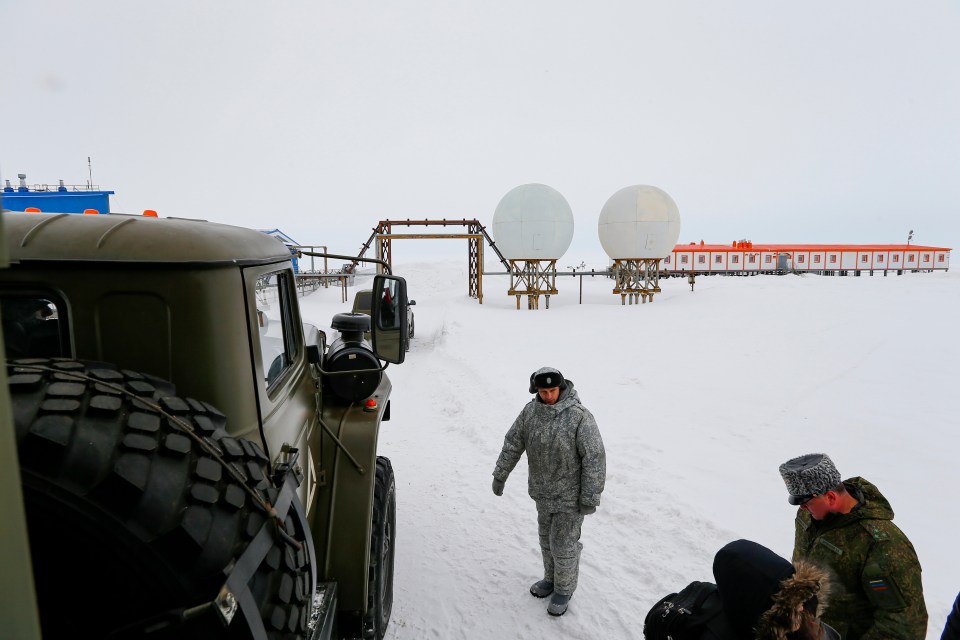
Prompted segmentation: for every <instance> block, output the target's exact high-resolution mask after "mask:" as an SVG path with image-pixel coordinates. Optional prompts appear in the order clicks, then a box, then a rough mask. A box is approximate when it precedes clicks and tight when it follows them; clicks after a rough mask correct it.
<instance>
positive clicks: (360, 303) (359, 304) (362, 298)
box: [352, 289, 417, 351]
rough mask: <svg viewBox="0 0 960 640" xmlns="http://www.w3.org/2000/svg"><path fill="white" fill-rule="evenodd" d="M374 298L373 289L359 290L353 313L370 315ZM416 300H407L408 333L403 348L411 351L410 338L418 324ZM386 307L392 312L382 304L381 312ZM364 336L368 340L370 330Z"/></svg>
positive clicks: (354, 301)
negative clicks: (416, 323)
mask: <svg viewBox="0 0 960 640" xmlns="http://www.w3.org/2000/svg"><path fill="white" fill-rule="evenodd" d="M372 300H373V289H363V290H361V291H357V293H356V294H354V296H353V309H352V311H353V313H365V314H367V315H368V316H369V315H370V306H371V301H372ZM416 304H417V302H416V300H413V299H410V300H407V333H406V334H404V340H403V350H404V351H410V339H411V338H412V337H413V334H414V330H415V328H416V325H415V324H414V322H415V320H414V317H413V307H414V305H416ZM384 309H386V310H387V312H388V313H390V312H392V311H391V310H390V309H389V307H387V306H382V307H381V312H383V310H384ZM363 335H364V337H365V338H367V339H368V340H369V339H370V332H369V331H367V332H364V334H363Z"/></svg>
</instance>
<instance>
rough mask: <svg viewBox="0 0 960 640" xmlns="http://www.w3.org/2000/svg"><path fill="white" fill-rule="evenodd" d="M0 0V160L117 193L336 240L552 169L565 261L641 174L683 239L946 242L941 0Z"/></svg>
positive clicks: (486, 212)
mask: <svg viewBox="0 0 960 640" xmlns="http://www.w3.org/2000/svg"><path fill="white" fill-rule="evenodd" d="M0 24H2V26H3V28H2V30H0V38H2V40H0V60H2V69H3V76H4V77H3V84H2V89H0V93H2V99H0V119H2V123H3V136H2V138H0V139H2V142H0V172H2V177H3V178H7V179H11V180H12V181H14V182H15V180H16V174H17V173H26V174H27V176H28V181H29V182H30V183H55V182H56V181H57V180H58V179H61V178H62V179H64V180H65V181H66V182H67V183H83V182H85V181H86V179H87V163H86V160H87V157H88V156H91V157H92V158H93V181H94V183H96V184H99V185H100V186H101V187H102V188H107V189H113V190H115V191H116V192H117V193H116V196H115V197H114V198H113V201H112V202H113V210H114V211H119V212H140V211H142V210H143V209H145V208H152V209H156V210H157V211H158V212H159V213H160V215H162V216H184V217H198V218H206V219H210V220H216V221H223V222H233V223H236V224H240V225H243V226H249V227H274V226H276V227H280V228H281V229H282V230H284V231H285V232H286V233H287V234H288V235H290V236H292V237H293V238H294V239H296V240H297V241H299V242H301V243H303V244H326V245H328V246H329V247H330V250H331V251H336V252H344V253H346V252H354V251H356V250H358V249H359V247H360V245H361V244H362V243H363V242H364V241H365V240H366V238H367V237H368V236H369V234H370V231H371V228H372V227H373V226H374V225H375V224H376V222H377V220H380V219H384V218H390V219H403V218H408V217H410V218H425V217H430V218H442V217H446V218H457V219H459V218H463V217H466V218H477V219H479V220H480V221H481V222H482V223H483V224H485V225H486V226H488V227H491V226H492V221H493V212H494V210H495V208H496V205H497V203H498V202H499V200H500V198H501V197H503V195H505V194H506V193H507V192H508V191H509V190H510V189H512V188H513V187H515V186H517V185H521V184H525V183H529V182H541V183H544V184H548V185H550V186H552V187H553V188H555V189H557V190H558V191H559V192H560V193H561V194H563V195H564V196H565V197H566V198H567V200H568V201H569V203H570V205H571V207H572V208H573V211H574V215H575V218H576V229H575V233H574V240H573V244H572V246H571V248H570V250H569V251H568V254H567V259H569V260H576V259H578V258H579V256H580V255H583V256H588V255H600V256H602V255H603V254H602V249H601V248H600V243H599V240H598V238H597V218H598V216H599V213H600V209H601V207H602V206H603V204H604V202H605V201H606V200H607V198H609V197H610V196H611V195H613V194H614V193H615V192H616V191H617V190H619V189H620V188H622V187H625V186H628V185H632V184H651V185H655V186H658V187H660V188H661V189H664V190H665V191H667V192H668V193H669V194H670V195H671V196H672V197H673V198H674V200H675V201H676V202H677V204H678V206H679V209H680V214H681V217H682V222H683V227H682V230H681V234H680V241H681V242H687V241H693V240H697V241H699V240H700V239H704V240H706V241H707V242H723V243H726V242H730V241H733V240H735V239H740V238H748V239H751V240H753V241H754V242H868V243H887V242H902V241H904V240H905V239H906V235H907V231H908V230H910V229H914V230H915V241H916V242H918V243H920V244H931V245H938V246H949V247H956V246H957V245H958V244H960V215H958V214H960V176H958V175H957V174H958V168H960V116H958V114H960V71H958V67H957V61H958V60H960V38H957V33H960V3H958V2H957V1H956V0H924V1H923V2H904V1H899V2H894V1H892V0H844V1H843V2H835V1H832V2H827V1H822V0H805V1H804V2H770V1H769V0H737V1H736V2H733V1H732V0H728V1H725V2H718V1H716V0H709V1H708V0H702V1H694V0H670V1H669V2H667V1H665V0H663V1H659V2H652V1H649V0H623V1H603V0H598V1H595V2H582V1H581V2H572V1H567V0H549V1H548V0H535V1H521V0H510V1H509V2H508V1H503V0H483V1H474V0H461V1H457V2H450V1H447V2H441V1H439V0H420V1H416V0H410V1H406V2H371V1H363V0H351V1H349V2H330V1H324V2H300V1H290V2H274V3H263V2H246V1H231V2H195V1H186V0H168V1H167V2H162V3H141V2H137V3H133V2H120V1H111V2H106V1H91V2H83V3H75V2H66V1H51V0H31V1H29V2H28V1H26V0H18V1H13V0H0ZM432 244H433V245H436V244H437V243H432ZM425 245H427V243H425V242H420V243H418V245H409V246H408V245H403V246H401V247H396V245H395V247H396V248H395V249H394V252H395V256H397V255H398V252H399V251H404V252H424V251H425V250H427V249H428V248H432V247H427V246H425ZM444 246H449V248H450V249H451V250H455V251H456V252H457V253H459V252H462V251H463V250H464V249H463V247H461V246H460V244H459V243H453V242H450V243H444Z"/></svg>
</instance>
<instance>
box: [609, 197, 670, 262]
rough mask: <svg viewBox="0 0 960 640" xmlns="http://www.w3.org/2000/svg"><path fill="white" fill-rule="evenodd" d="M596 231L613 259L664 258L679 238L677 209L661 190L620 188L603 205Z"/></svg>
mask: <svg viewBox="0 0 960 640" xmlns="http://www.w3.org/2000/svg"><path fill="white" fill-rule="evenodd" d="M597 232H598V233H599V234H600V244H601V245H602V246H603V250H604V251H606V253H607V255H608V256H610V257H611V258H613V259H615V260H616V259H620V260H633V259H641V258H643V259H656V258H665V257H666V256H668V255H670V252H671V251H673V248H674V247H675V246H676V245H677V240H678V239H679V238H680V210H679V209H677V203H675V202H674V201H673V198H671V197H670V196H669V195H668V194H667V192H666V191H663V190H662V189H658V188H657V187H651V186H648V185H642V184H638V185H634V186H632V187H624V188H623V189H620V191H617V192H616V193H615V194H613V195H612V196H610V199H609V200H607V203H606V204H605V205H603V209H602V210H601V211H600V221H599V223H598V225H597Z"/></svg>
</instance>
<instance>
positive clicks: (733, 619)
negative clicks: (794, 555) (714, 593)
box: [713, 540, 829, 640]
mask: <svg viewBox="0 0 960 640" xmlns="http://www.w3.org/2000/svg"><path fill="white" fill-rule="evenodd" d="M713 575H714V578H715V579H716V582H717V587H718V589H719V591H720V598H721V600H722V601H723V610H724V612H725V613H726V615H727V618H728V620H729V621H730V624H731V626H732V627H733V629H734V630H735V631H736V633H737V635H738V636H739V637H742V638H754V639H755V640H785V639H786V637H787V634H788V633H790V632H791V630H792V629H794V628H795V627H797V626H799V624H800V620H801V611H800V605H803V604H806V606H807V609H808V611H809V613H810V614H813V615H814V616H819V615H820V612H821V611H822V610H823V608H824V607H825V604H826V598H827V594H828V591H829V583H828V577H827V573H826V571H824V570H822V569H820V568H818V567H816V566H815V565H813V564H810V563H809V562H806V561H802V560H801V561H798V562H797V563H796V565H794V564H791V563H790V562H789V561H787V560H786V559H784V558H782V557H780V556H779V555H777V554H776V553H774V552H773V551H771V550H770V549H767V548H766V547H764V546H763V545H760V544H757V543H756V542H751V541H749V540H736V541H734V542H731V543H730V544H728V545H726V546H724V547H723V548H722V549H720V551H718V552H717V555H716V557H715V558H714V561H713Z"/></svg>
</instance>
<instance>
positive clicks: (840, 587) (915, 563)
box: [780, 453, 927, 640]
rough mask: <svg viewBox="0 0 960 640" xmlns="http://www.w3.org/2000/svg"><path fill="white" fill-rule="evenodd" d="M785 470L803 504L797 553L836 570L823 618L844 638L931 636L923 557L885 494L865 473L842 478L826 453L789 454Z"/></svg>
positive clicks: (912, 639)
mask: <svg viewBox="0 0 960 640" xmlns="http://www.w3.org/2000/svg"><path fill="white" fill-rule="evenodd" d="M780 475H781V476H782V477H783V481H784V483H785V484H786V486H787V491H788V493H789V494H790V495H789V497H788V498H787V499H788V501H789V502H790V504H794V505H798V506H799V507H800V508H799V510H798V511H797V520H796V538H795V541H794V547H793V559H794V560H798V559H801V558H804V559H807V560H810V561H812V562H814V563H816V564H819V565H820V566H822V567H825V568H828V569H829V570H830V571H831V572H832V576H831V579H832V580H831V581H832V583H833V584H834V585H835V588H834V591H833V592H832V593H831V596H830V605H829V607H828V610H827V612H826V613H825V614H824V616H823V621H824V622H826V623H827V624H829V625H831V626H832V627H834V628H835V629H837V630H838V631H839V632H840V633H841V634H842V637H843V639H844V640H861V639H863V640H881V639H882V638H897V639H899V640H923V638H924V637H925V636H926V630H927V609H926V605H925V604H924V602H923V585H922V584H921V581H920V561H919V560H918V559H917V554H916V551H914V549H913V545H912V544H911V543H910V540H908V539H907V536H906V535H904V533H903V532H902V531H900V529H899V528H898V527H897V525H895V524H894V523H893V509H891V508H890V503H889V502H887V499H886V498H884V497H883V494H881V493H880V491H879V490H878V489H877V488H876V487H875V486H873V485H872V484H871V483H869V482H867V481H866V480H864V479H863V478H859V477H857V478H851V479H849V480H846V481H843V482H841V479H840V472H839V471H837V468H836V467H835V466H834V464H833V461H832V460H830V458H829V457H828V456H827V455H826V454H822V453H811V454H807V455H803V456H800V457H797V458H793V459H792V460H788V461H787V462H785V463H783V464H782V465H780Z"/></svg>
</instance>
